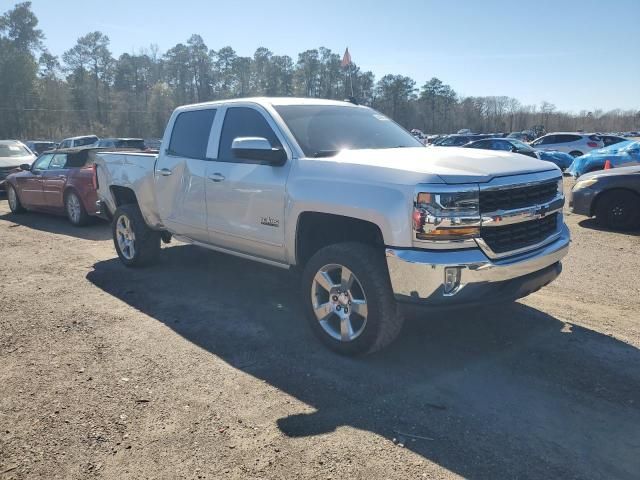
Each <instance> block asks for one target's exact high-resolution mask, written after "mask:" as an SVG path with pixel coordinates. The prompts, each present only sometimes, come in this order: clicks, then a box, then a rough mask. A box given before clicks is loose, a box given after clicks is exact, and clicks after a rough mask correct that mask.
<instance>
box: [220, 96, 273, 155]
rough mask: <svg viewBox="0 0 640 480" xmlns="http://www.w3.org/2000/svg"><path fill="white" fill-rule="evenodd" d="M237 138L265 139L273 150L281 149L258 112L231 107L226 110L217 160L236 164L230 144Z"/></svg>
mask: <svg viewBox="0 0 640 480" xmlns="http://www.w3.org/2000/svg"><path fill="white" fill-rule="evenodd" d="M238 137H261V138H266V139H267V140H268V141H269V143H270V144H271V146H272V147H273V148H281V147H282V144H281V143H280V140H278V137H277V136H276V133H275V132H274V131H273V129H272V128H271V127H270V126H269V124H268V123H267V120H266V119H265V118H264V117H263V116H262V114H261V113H260V112H258V111H257V110H254V109H253V108H248V107H233V108H229V109H227V113H226V115H225V117H224V125H223V126H222V133H221V134H220V147H219V149H218V160H220V161H223V162H237V161H238V159H237V158H234V156H233V154H232V152H231V144H232V143H233V141H234V140H235V139H236V138H238Z"/></svg>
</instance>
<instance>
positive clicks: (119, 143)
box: [115, 138, 145, 150]
mask: <svg viewBox="0 0 640 480" xmlns="http://www.w3.org/2000/svg"><path fill="white" fill-rule="evenodd" d="M115 143H116V147H117V148H139V149H140V150H144V149H145V146H144V140H141V139H135V138H128V139H121V140H116V142H115Z"/></svg>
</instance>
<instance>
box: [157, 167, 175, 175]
mask: <svg viewBox="0 0 640 480" xmlns="http://www.w3.org/2000/svg"><path fill="white" fill-rule="evenodd" d="M158 173H159V174H160V175H162V176H163V177H168V176H169V175H171V174H172V173H173V172H172V171H171V170H169V169H168V168H162V169H160V170H158Z"/></svg>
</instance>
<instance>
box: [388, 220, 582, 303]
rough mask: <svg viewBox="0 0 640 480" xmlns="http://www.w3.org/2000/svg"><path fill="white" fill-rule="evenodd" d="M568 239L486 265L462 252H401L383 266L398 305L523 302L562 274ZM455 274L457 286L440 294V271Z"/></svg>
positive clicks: (477, 254) (481, 257)
mask: <svg viewBox="0 0 640 480" xmlns="http://www.w3.org/2000/svg"><path fill="white" fill-rule="evenodd" d="M569 242H570V235H569V229H568V228H567V226H566V225H562V231H561V235H560V237H558V238H557V239H556V240H555V241H553V242H552V243H549V244H547V245H545V246H544V247H541V248H539V249H537V250H534V251H531V252H527V253H524V254H521V255H517V256H513V257H509V258H505V259H500V260H490V259H489V258H488V257H487V256H486V255H485V254H484V253H483V252H482V251H481V250H480V249H479V248H477V249H476V248H472V249H465V250H454V251H447V250H430V251H428V250H414V249H410V250H404V249H393V248H387V250H386V256H387V266H388V268H389V276H390V278H391V285H392V287H393V292H394V295H395V297H396V299H397V300H398V301H401V302H410V303H420V304H425V305H429V306H433V307H449V306H451V307H453V306H466V305H474V304H478V303H495V302H501V301H508V300H511V299H515V298H520V297H524V296H526V295H528V294H530V293H533V292H534V291H536V290H538V289H540V288H542V287H543V286H545V285H547V284H548V283H550V282H551V281H553V280H554V279H555V278H556V277H557V276H558V275H559V274H560V271H561V270H562V267H561V264H560V260H561V259H562V258H563V257H564V256H565V255H566V254H567V252H568V251H569ZM452 268H453V269H458V274H459V277H458V283H457V285H456V287H455V288H454V289H453V290H450V291H445V270H446V269H452Z"/></svg>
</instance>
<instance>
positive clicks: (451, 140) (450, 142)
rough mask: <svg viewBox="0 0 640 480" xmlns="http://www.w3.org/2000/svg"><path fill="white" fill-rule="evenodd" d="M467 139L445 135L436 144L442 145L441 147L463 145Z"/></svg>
mask: <svg viewBox="0 0 640 480" xmlns="http://www.w3.org/2000/svg"><path fill="white" fill-rule="evenodd" d="M468 141H469V138H468V137H454V136H451V137H447V138H445V139H444V140H442V142H440V143H439V144H438V145H440V146H442V147H455V146H458V145H464V144H465V143H467V142H468Z"/></svg>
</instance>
